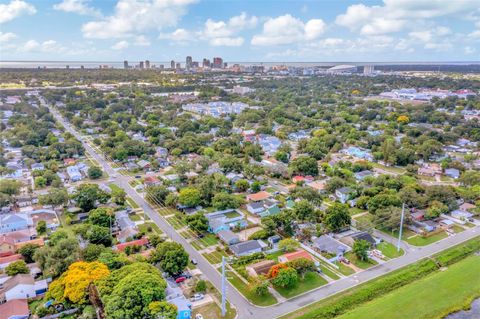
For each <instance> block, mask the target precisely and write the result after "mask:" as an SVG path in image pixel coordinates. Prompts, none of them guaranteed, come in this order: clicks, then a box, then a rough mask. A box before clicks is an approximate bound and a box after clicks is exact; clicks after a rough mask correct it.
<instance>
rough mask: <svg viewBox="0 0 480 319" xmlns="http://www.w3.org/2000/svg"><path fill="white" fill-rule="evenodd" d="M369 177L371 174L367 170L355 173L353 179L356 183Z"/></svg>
mask: <svg viewBox="0 0 480 319" xmlns="http://www.w3.org/2000/svg"><path fill="white" fill-rule="evenodd" d="M369 176H373V172H372V171H369V170H366V171H361V172H358V173H355V179H356V180H358V181H363V179H364V178H365V177H369Z"/></svg>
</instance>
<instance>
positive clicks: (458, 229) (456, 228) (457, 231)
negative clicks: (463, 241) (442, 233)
mask: <svg viewBox="0 0 480 319" xmlns="http://www.w3.org/2000/svg"><path fill="white" fill-rule="evenodd" d="M452 230H453V231H454V232H455V234H458V233H461V232H462V231H464V230H465V228H463V227H462V226H459V225H453V226H452Z"/></svg>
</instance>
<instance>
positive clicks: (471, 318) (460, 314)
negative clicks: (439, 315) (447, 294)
mask: <svg viewBox="0 0 480 319" xmlns="http://www.w3.org/2000/svg"><path fill="white" fill-rule="evenodd" d="M478 318H480V298H477V299H475V300H474V301H473V302H472V306H471V308H470V310H461V311H457V312H454V313H451V314H449V315H448V316H446V317H445V318H444V319H478Z"/></svg>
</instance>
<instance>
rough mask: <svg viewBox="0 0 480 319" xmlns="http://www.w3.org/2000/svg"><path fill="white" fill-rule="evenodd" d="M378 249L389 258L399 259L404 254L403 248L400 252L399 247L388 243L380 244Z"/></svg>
mask: <svg viewBox="0 0 480 319" xmlns="http://www.w3.org/2000/svg"><path fill="white" fill-rule="evenodd" d="M377 249H378V250H380V251H381V252H382V253H383V255H385V257H387V258H397V257H400V256H402V255H403V254H404V251H403V249H402V248H400V251H397V247H396V246H395V245H392V244H391V243H388V242H386V241H383V242H381V243H380V244H378V245H377Z"/></svg>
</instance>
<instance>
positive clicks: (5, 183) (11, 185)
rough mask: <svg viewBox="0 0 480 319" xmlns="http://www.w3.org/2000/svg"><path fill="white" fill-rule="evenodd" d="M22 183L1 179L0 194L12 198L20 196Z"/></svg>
mask: <svg viewBox="0 0 480 319" xmlns="http://www.w3.org/2000/svg"><path fill="white" fill-rule="evenodd" d="M22 185H23V184H22V183H21V182H19V181H16V180H13V179H1V180H0V193H3V194H6V195H9V196H12V195H18V193H19V192H20V188H21V187H22Z"/></svg>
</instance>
